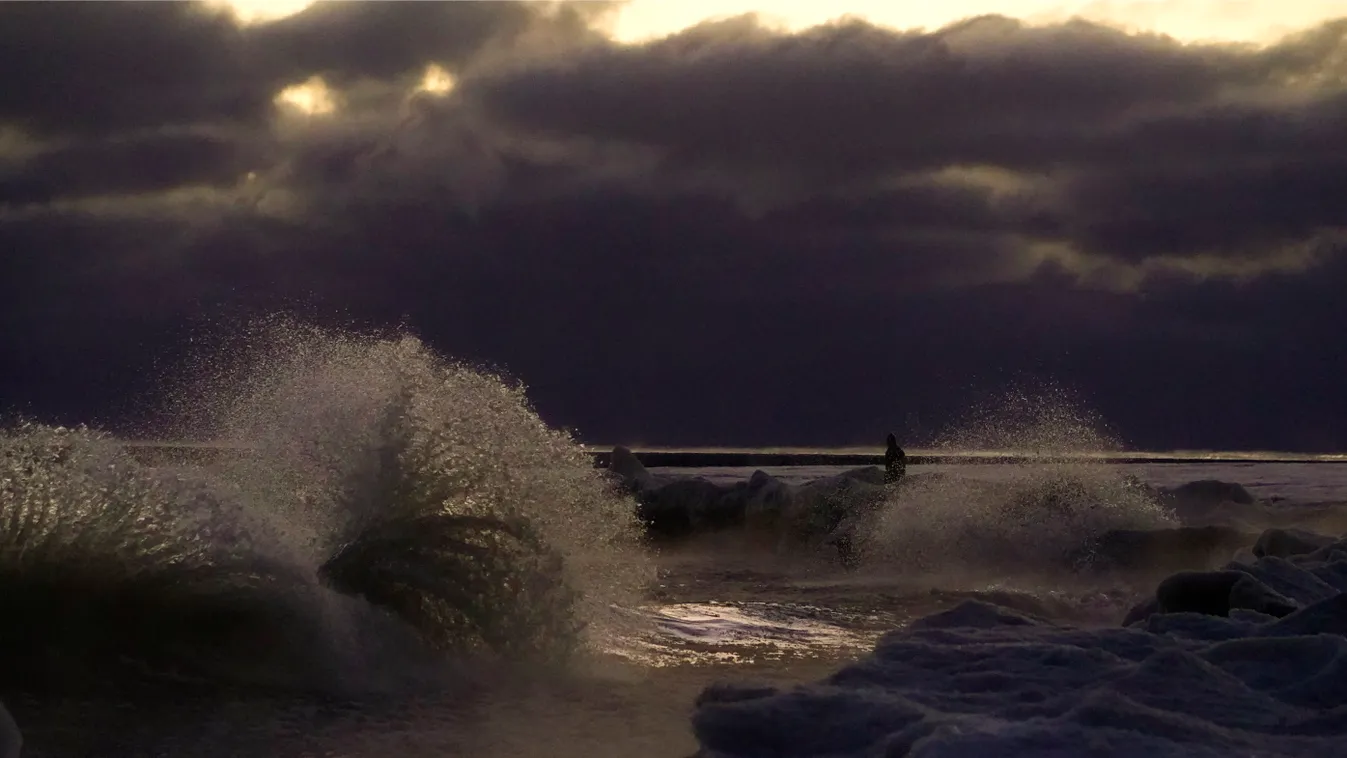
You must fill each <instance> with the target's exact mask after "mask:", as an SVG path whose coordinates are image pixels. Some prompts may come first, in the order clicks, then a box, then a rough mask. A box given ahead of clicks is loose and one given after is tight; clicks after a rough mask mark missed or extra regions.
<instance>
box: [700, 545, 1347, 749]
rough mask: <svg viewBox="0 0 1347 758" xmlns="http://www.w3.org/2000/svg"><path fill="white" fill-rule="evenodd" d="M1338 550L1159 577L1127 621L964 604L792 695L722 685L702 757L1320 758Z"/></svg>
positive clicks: (1332, 716)
mask: <svg viewBox="0 0 1347 758" xmlns="http://www.w3.org/2000/svg"><path fill="white" fill-rule="evenodd" d="M1345 590H1347V542H1335V543H1333V544H1331V545H1328V546H1326V547H1321V548H1319V549H1317V550H1315V551H1314V552H1311V553H1300V554H1294V555H1291V556H1289V557H1287V558H1279V557H1275V556H1268V557H1263V558H1258V559H1256V560H1255V561H1253V562H1252V563H1251V564H1249V565H1241V564H1232V565H1231V566H1228V567H1227V568H1226V570H1223V571H1215V572H1189V573H1186V574H1179V575H1176V576H1175V577H1171V578H1170V579H1167V580H1165V581H1164V582H1162V583H1161V585H1160V587H1159V588H1157V591H1156V597H1155V598H1153V599H1152V600H1151V601H1149V603H1147V604H1146V605H1147V608H1146V609H1145V612H1144V613H1140V614H1138V618H1133V619H1131V620H1130V621H1131V625H1130V626H1127V627H1116V628H1077V627H1073V626H1069V625H1065V624H1060V623H1051V622H1048V621H1045V620H1043V619H1041V618H1038V617H1036V616H1035V615H1032V614H1026V613H1022V612H1017V611H1013V610H1010V609H1007V608H1004V607H1001V606H998V605H995V604H989V603H985V602H976V601H972V602H968V603H965V604H963V605H961V606H959V607H956V608H954V609H952V610H949V611H946V612H944V613H940V614H936V615H934V616H930V617H927V618H926V619H923V620H921V621H918V622H914V623H913V624H911V625H910V626H909V627H907V628H905V629H901V630H898V631H894V632H891V633H889V634H888V635H886V636H885V637H883V638H882V639H881V640H880V641H879V643H877V644H876V646H875V650H874V652H873V653H872V654H871V655H870V656H868V657H867V658H865V659H863V660H861V661H859V662H857V663H855V664H852V665H848V666H845V667H843V668H842V669H841V670H839V671H838V672H836V673H835V674H833V675H832V676H829V677H827V678H826V679H825V680H823V681H821V682H819V683H817V684H809V685H803V686H799V687H795V688H791V689H788V690H777V689H773V688H767V687H757V688H749V687H743V688H734V687H721V688H720V689H719V690H717V691H715V692H711V691H708V696H707V697H704V698H703V699H702V700H700V701H699V702H698V706H697V710H696V713H695V715H694V718H693V728H694V731H695V733H696V736H697V739H698V740H699V741H700V743H701V745H702V748H703V751H702V755H704V756H707V757H708V758H710V757H712V756H714V758H741V757H742V758H747V757H748V756H762V755H776V756H800V757H801V758H803V757H804V756H813V755H828V756H832V757H833V758H853V757H854V758H860V757H861V756H880V755H882V756H889V757H891V758H900V757H908V758H955V757H956V756H957V757H960V758H961V757H962V756H968V755H983V756H998V757H1001V758H1010V757H1012V756H1041V755H1055V756H1076V755H1101V756H1103V755H1108V756H1133V755H1146V756H1165V757H1167V758H1180V757H1183V758H1189V757H1191V756H1206V757H1209V758H1217V757H1218V756H1229V755H1258V756H1266V757H1268V758H1328V756H1334V755H1340V754H1342V745H1344V744H1347V719H1344V718H1343V714H1344V713H1347V685H1345V684H1344V682H1347V594H1344V591H1345Z"/></svg>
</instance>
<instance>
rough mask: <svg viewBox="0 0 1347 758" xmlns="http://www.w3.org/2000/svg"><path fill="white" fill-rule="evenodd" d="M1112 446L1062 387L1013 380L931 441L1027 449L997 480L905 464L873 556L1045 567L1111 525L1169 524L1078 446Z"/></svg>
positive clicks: (1152, 503)
mask: <svg viewBox="0 0 1347 758" xmlns="http://www.w3.org/2000/svg"><path fill="white" fill-rule="evenodd" d="M1120 448H1121V445H1120V444H1119V442H1118V441H1117V439H1116V438H1115V437H1114V436H1113V435H1112V434H1110V433H1109V432H1108V430H1107V429H1106V428H1105V427H1104V425H1103V423H1102V422H1101V420H1100V419H1099V417H1098V416H1097V415H1095V414H1093V413H1092V412H1090V411H1089V410H1088V409H1086V408H1085V407H1084V405H1083V404H1082V403H1081V402H1080V400H1079V398H1078V397H1077V396H1075V395H1074V394H1073V393H1071V392H1069V391H1068V390H1066V389H1064V388H1062V387H1059V386H1055V385H1052V384H1046V383H1041V384H1036V385H1020V386H1016V387H1013V388H1012V389H1010V390H1008V391H1006V392H1005V393H1004V394H1003V395H1002V396H1001V397H1000V398H999V399H998V400H996V401H994V402H990V403H985V404H982V405H979V406H977V407H975V408H973V409H972V410H971V411H970V412H969V413H968V414H967V416H966V418H965V419H964V420H963V421H961V422H960V423H958V424H956V425H954V426H952V427H951V428H950V429H949V430H947V431H946V432H944V433H943V434H942V435H940V437H939V443H938V445H937V449H943V450H948V451H968V450H980V451H987V450H993V451H996V452H1002V453H1009V454H1015V455H1021V456H1031V457H1032V459H1031V460H1030V461H1027V462H1021V463H1015V464H1005V465H1003V466H1000V467H999V468H998V471H999V472H1000V476H999V477H998V478H997V480H996V481H991V482H986V481H973V480H968V479H962V478H956V477H945V476H939V475H920V474H918V475H915V476H911V477H909V478H908V480H907V481H905V482H904V483H903V486H902V487H900V488H898V489H897V490H896V492H895V493H893V494H892V495H890V496H889V497H888V499H887V501H886V502H885V504H884V506H883V507H882V509H881V510H880V512H879V514H878V516H877V518H876V519H875V520H874V522H873V524H872V525H871V528H870V530H869V534H868V535H867V541H868V545H867V555H868V556H869V558H868V559H869V560H870V561H871V562H880V563H883V564H885V565H898V566H901V567H903V568H904V569H908V570H916V571H931V572H947V571H959V570H969V571H972V572H975V573H987V572H997V571H1006V570H1010V571H1015V570H1030V571H1033V570H1049V569H1054V568H1061V567H1063V566H1068V565H1071V564H1072V563H1073V562H1075V561H1078V560H1080V556H1082V555H1088V551H1089V546H1090V545H1091V544H1092V543H1093V542H1094V541H1095V540H1097V539H1098V538H1099V537H1101V536H1102V535H1104V534H1106V533H1107V532H1109V531H1111V530H1116V529H1155V528H1163V527H1168V526H1174V525H1175V524H1176V522H1175V521H1174V519H1173V517H1172V515H1171V514H1170V513H1169V512H1168V511H1167V510H1166V509H1165V508H1164V507H1162V506H1161V505H1160V504H1159V503H1158V502H1157V501H1156V499H1155V497H1154V496H1153V494H1152V493H1151V492H1150V491H1149V490H1147V489H1146V488H1145V487H1144V486H1142V485H1141V484H1140V483H1139V482H1137V481H1134V480H1131V479H1127V478H1125V477H1123V476H1121V475H1120V474H1119V473H1118V472H1117V471H1116V470H1115V469H1114V468H1113V467H1110V466H1107V465H1105V464H1102V463H1095V462H1092V461H1090V460H1089V459H1088V458H1083V457H1082V454H1086V453H1098V452H1104V451H1113V450H1118V449H1120Z"/></svg>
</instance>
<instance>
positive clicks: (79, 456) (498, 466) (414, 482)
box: [0, 322, 650, 691]
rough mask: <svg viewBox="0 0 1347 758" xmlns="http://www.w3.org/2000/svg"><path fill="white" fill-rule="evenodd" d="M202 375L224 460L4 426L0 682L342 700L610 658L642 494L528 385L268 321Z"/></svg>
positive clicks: (202, 398) (391, 344) (197, 394)
mask: <svg viewBox="0 0 1347 758" xmlns="http://www.w3.org/2000/svg"><path fill="white" fill-rule="evenodd" d="M246 342H247V349H246V350H243V351H239V352H236V353H234V354H230V355H224V356H214V357H213V358H212V359H211V360H210V361H205V362H203V363H202V364H201V365H200V366H198V371H199V377H198V381H197V382H196V383H195V385H194V388H193V389H192V390H190V391H185V392H182V393H179V395H178V396H177V397H176V404H177V405H178V406H179V407H187V406H192V407H193V408H194V410H195V411H196V412H195V413H193V414H191V425H192V426H193V427H194V429H193V431H195V432H197V433H198V434H208V435H210V436H212V437H214V438H216V439H224V440H227V441H228V442H229V443H230V447H231V448H234V449H236V451H237V452H235V453H234V454H227V455H222V456H220V457H219V459H218V460H216V461H214V462H212V463H210V464H208V465H194V466H165V465H151V464H147V463H142V462H141V461H140V460H138V458H137V456H135V455H133V453H132V452H131V451H130V450H128V448H127V447H126V446H125V445H124V444H123V443H122V442H120V441H118V440H116V439H114V438H112V437H110V436H108V435H105V434H102V433H99V432H97V431H92V430H87V429H64V428H59V427H49V426H43V425H36V424H20V425H17V426H12V427H10V428H9V429H7V430H5V431H3V432H2V433H0V448H2V449H3V461H2V462H0V519H3V524H0V605H2V606H3V613H0V658H3V660H0V686H3V687H4V688H6V689H9V688H15V687H19V688H51V687H67V686H69V687H89V686H99V685H101V684H109V683H118V684H125V683H126V682H128V681H136V682H145V681H155V682H157V681H163V680H166V679H171V680H174V681H178V682H182V683H189V682H196V683H201V684H206V685H209V686H221V685H236V686H275V687H286V688H291V687H298V688H305V689H318V690H323V691H337V690H339V691H347V690H350V689H352V688H355V689H368V688H371V687H388V686H406V685H408V684H412V683H415V682H416V681H419V680H421V679H424V678H426V677H428V676H431V672H433V671H435V670H436V669H435V664H436V663H437V662H443V661H448V660H462V659H464V658H474V659H477V658H481V657H488V658H498V659H504V660H510V661H515V662H519V661H546V662H559V661H566V660H570V659H572V658H573V656H575V655H576V654H578V653H581V652H583V651H584V650H586V649H587V648H589V647H592V646H594V645H598V644H602V642H603V640H604V638H605V636H606V635H608V634H610V633H615V631H616V629H615V627H616V625H619V624H627V623H631V621H630V614H620V613H617V612H615V611H614V610H613V609H614V608H615V607H617V606H621V605H628V606H630V605H633V604H634V603H635V601H636V598H637V597H638V596H639V593H640V592H641V589H642V587H643V586H644V584H645V582H646V581H647V580H648V579H649V577H650V568H649V565H648V563H647V559H646V558H645V557H644V555H643V553H642V552H641V550H640V547H639V544H638V536H639V534H638V531H639V525H638V523H637V522H636V520H635V516H634V514H635V507H634V504H633V503H632V502H631V501H630V500H629V499H628V498H626V497H624V496H622V495H621V494H619V493H617V492H615V491H614V490H613V489H612V488H611V487H610V485H609V484H608V483H606V482H605V480H604V479H603V478H602V477H601V476H600V474H599V473H598V472H596V471H594V469H593V467H592V466H591V465H590V463H589V461H588V459H587V458H586V457H585V455H584V454H583V451H581V450H580V448H579V447H578V446H577V445H576V444H575V443H574V442H573V441H572V440H571V439H570V438H569V437H567V436H566V435H564V434H562V433H559V432H557V431H554V430H551V429H549V428H548V427H547V426H546V425H545V424H544V423H543V422H542V421H541V420H540V419H539V418H538V416H537V415H536V414H535V413H534V412H533V411H532V410H531V409H530V407H529V406H528V404H527V402H526V399H525V396H524V393H523V390H522V389H521V388H519V387H517V386H512V385H510V384H507V383H505V382H504V381H502V380H501V379H499V378H497V377H494V376H491V375H488V374H484V373H481V372H478V371H475V370H472V369H471V368H469V367H465V366H461V365H457V364H454V363H451V362H448V361H446V360H444V359H442V358H440V357H438V356H436V355H435V354H434V353H432V352H431V351H430V350H428V349H427V348H426V347H425V346H424V345H423V344H422V343H421V342H419V341H418V340H417V339H415V338H413V337H409V336H405V335H394V336H392V337H377V336H370V335H357V334H350V333H343V332H333V331H325V330H320V329H316V328H309V327H304V326H300V325H297V324H294V323H290V322H273V323H269V324H265V325H261V326H259V327H257V328H255V329H254V330H253V331H252V332H250V333H249V335H248V338H247V340H246Z"/></svg>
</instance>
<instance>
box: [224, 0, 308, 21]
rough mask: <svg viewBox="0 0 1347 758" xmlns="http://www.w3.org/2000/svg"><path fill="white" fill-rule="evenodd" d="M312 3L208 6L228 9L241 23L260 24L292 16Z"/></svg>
mask: <svg viewBox="0 0 1347 758" xmlns="http://www.w3.org/2000/svg"><path fill="white" fill-rule="evenodd" d="M313 3H314V0H210V1H209V3H208V4H210V5H214V6H223V7H225V8H228V9H230V10H231V11H233V12H234V16H235V17H237V18H238V20H239V21H240V22H241V23H244V24H262V23H266V22H268V21H275V20H277V19H281V18H285V17H286V16H293V15H295V14H296V13H299V12H300V11H302V10H304V9H305V8H307V7H309V6H310V5H313Z"/></svg>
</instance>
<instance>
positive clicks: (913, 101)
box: [0, 3, 1347, 448]
mask: <svg viewBox="0 0 1347 758" xmlns="http://www.w3.org/2000/svg"><path fill="white" fill-rule="evenodd" d="M604 10H605V7H604V6H599V5H593V6H590V5H579V4H568V5H563V6H561V7H560V8H549V7H543V6H532V5H520V4H511V3H483V4H467V3H396V4H394V3H368V4H337V3H333V4H320V5H318V6H315V7H313V8H311V9H310V10H308V11H306V12H304V13H302V14H300V15H298V16H295V17H292V18H290V19H285V20H282V21H280V22H276V23H271V24H263V25H260V26H254V27H246V28H239V27H237V26H236V25H235V24H234V23H233V22H232V21H231V20H229V19H228V17H225V16H222V15H219V14H217V13H214V12H207V11H203V10H202V9H200V8H197V7H194V6H186V5H177V4H168V3H152V4H143V5H137V4H128V3H106V4H88V5H85V4H80V5H74V4H70V5H66V4H58V3H47V4H16V3H3V4H0V70H4V71H5V72H6V73H7V74H9V72H11V71H18V72H20V73H21V75H22V80H21V81H20V82H19V85H21V86H14V87H6V88H0V251H3V255H0V302H3V310H0V327H2V328H0V355H2V356H3V357H4V359H5V361H6V362H7V366H6V367H5V369H4V370H3V371H0V404H2V405H4V406H6V407H23V408H28V409H30V410H33V411H35V412H38V413H40V414H42V415H48V416H60V417H61V418H64V419H70V420H89V419H95V418H96V419H100V420H101V419H108V420H118V419H124V418H134V416H135V414H134V413H131V412H130V411H129V410H127V407H126V402H127V399H128V398H136V397H143V396H145V395H146V394H147V393H152V392H153V391H154V389H155V388H156V387H157V386H158V383H159V381H160V378H161V375H160V374H159V373H158V372H157V371H156V370H151V369H150V368H147V367H148V366H153V365H155V364H156V361H157V362H158V365H164V362H166V361H168V362H171V359H173V358H174V357H175V356H178V357H180V356H181V354H182V352H183V351H184V350H185V349H187V348H185V347H184V345H185V339H186V333H187V332H188V331H190V330H191V329H192V328H195V327H193V326H192V325H193V324H197V323H200V322H201V321H202V320H211V319H214V320H215V322H216V323H218V324H225V325H228V324H234V323H237V319H238V318H240V317H242V316H244V315H248V314H265V313H268V312H272V311H275V310H278V309H287V310H296V311H298V312H300V313H302V314H304V315H306V316H310V317H313V318H315V319H317V320H336V321H347V320H349V321H351V322H354V323H358V324H368V325H384V326H386V325H389V324H395V323H406V324H409V325H410V326H412V327H413V328H414V329H415V330H416V331H417V332H419V333H420V334H421V335H423V336H424V337H425V338H426V339H428V340H429V341H430V342H431V343H432V344H433V345H435V346H436V347H437V348H438V349H440V350H442V351H444V352H446V353H450V354H453V355H457V356H461V357H463V358H466V359H470V360H481V361H484V362H488V363H493V364H498V365H502V366H504V367H506V368H508V370H510V371H511V372H513V373H514V374H516V375H517V376H519V377H520V378H522V379H524V380H525V381H526V382H527V383H528V385H529V387H530V393H531V396H532V397H533V398H534V399H535V401H536V402H537V404H538V407H539V408H540V409H541V410H542V411H543V413H544V415H545V416H546V417H547V418H548V419H549V420H551V421H553V422H555V423H558V424H564V425H567V426H572V427H575V428H578V429H579V430H580V431H581V432H582V433H583V434H584V435H585V436H586V437H587V438H588V439H590V440H597V441H629V442H634V441H646V442H652V443H667V444H713V443H719V444H736V443H737V444H792V443H794V444H841V443H852V442H857V441H865V440H870V439H880V438H882V435H883V432H884V431H887V428H888V427H890V426H897V427H899V429H900V431H906V432H909V433H914V434H915V433H918V432H921V431H923V430H924V431H927V432H929V431H933V430H934V429H936V428H938V426H939V425H940V423H941V420H942V419H948V418H951V417H953V416H957V415H958V413H957V412H958V409H959V407H960V404H961V403H964V402H966V401H967V399H968V398H969V397H970V396H971V395H972V394H973V393H975V392H977V391H980V390H985V389H996V388H997V387H999V386H1001V385H1002V384H1003V383H1004V382H1005V381H1007V380H1010V379H1013V378H1015V377H1016V376H1017V375H1020V374H1025V373H1032V374H1038V375H1041V376H1046V377H1056V378H1059V379H1063V380H1065V381H1066V382H1068V383H1071V384H1074V385H1077V386H1079V387H1081V388H1082V389H1083V390H1084V391H1085V393H1086V394H1087V395H1088V396H1089V397H1090V398H1091V400H1092V401H1093V402H1095V403H1096V404H1097V405H1098V406H1099V407H1100V409H1101V411H1102V412H1103V413H1104V415H1105V416H1106V417H1109V418H1112V419H1114V420H1116V421H1119V422H1121V423H1120V424H1119V425H1120V426H1122V427H1123V429H1122V431H1123V432H1124V434H1125V436H1128V438H1129V440H1130V441H1131V442H1133V443H1134V444H1137V445H1140V446H1146V447H1167V446H1183V445H1187V446H1212V447H1222V446H1243V447H1249V446H1254V447H1286V448H1297V447H1299V448H1306V447H1311V448H1312V447H1318V448H1324V447H1334V446H1343V445H1347V439H1343V438H1342V437H1341V428H1344V427H1342V426H1341V425H1340V424H1336V421H1335V420H1340V419H1341V418H1343V416H1344V415H1347V409H1344V408H1343V406H1342V401H1341V399H1340V393H1339V392H1338V391H1337V390H1336V389H1334V388H1333V387H1332V386H1330V385H1331V384H1332V377H1336V376H1340V375H1341V371H1342V370H1343V368H1344V367H1343V366H1342V365H1341V358H1340V357H1334V356H1335V355H1339V354H1340V353H1341V351H1340V350H1339V351H1338V352H1337V353H1334V349H1335V346H1337V345H1338V343H1339V342H1340V337H1339V336H1338V331H1339V330H1340V326H1337V325H1340V324H1342V323H1347V312H1344V311H1343V303H1344V302H1347V301H1344V300H1343V299H1342V298H1340V296H1339V295H1338V293H1336V291H1335V290H1334V288H1333V286H1331V285H1330V283H1329V282H1330V281H1340V280H1341V277H1343V276H1345V275H1347V270H1344V266H1347V256H1345V255H1344V254H1343V248H1342V246H1341V244H1340V240H1341V238H1342V236H1343V229H1344V227H1347V222H1344V221H1343V219H1344V218H1347V206H1344V205H1343V202H1344V201H1343V198H1344V197H1347V192H1344V190H1347V186H1344V184H1343V179H1342V177H1343V176H1344V175H1347V172H1344V171H1343V169H1344V168H1347V144H1345V143H1344V139H1345V137H1344V135H1347V112H1345V111H1347V100H1345V99H1344V97H1345V92H1347V79H1344V75H1345V74H1347V69H1345V68H1344V66H1345V65H1347V54H1345V51H1347V44H1344V32H1347V24H1344V23H1337V24H1328V25H1324V26H1322V27H1320V28H1319V29H1317V30H1313V31H1312V32H1311V33H1309V34H1307V35H1304V36H1302V37H1299V38H1295V39H1292V40H1288V41H1287V42H1285V43H1283V44H1282V45H1279V46H1276V47H1273V48H1270V49H1265V50H1261V51H1260V50H1252V49H1244V48H1239V47H1234V46H1219V45H1215V46H1213V45H1181V44H1179V43H1177V42H1174V41H1172V40H1168V39H1164V38H1159V37H1146V36H1131V35H1127V34H1123V33H1121V32H1117V31H1114V30H1109V29H1105V28H1101V27H1097V26H1091V25H1088V24H1080V23H1076V24H1067V25H1062V26H1055V27H1048V28H1041V29H1032V28H1026V27H1022V26H1021V25H1019V24H1017V23H1015V22H1011V21H1008V20H1006V19H1001V18H984V19H975V20H971V21H969V22H965V23H963V24H959V25H956V26H954V27H951V28H949V29H946V30H942V31H940V32H936V33H931V34H908V33H899V32H892V31H888V30H884V29H877V28H873V27H869V26H867V25H864V24H858V23H853V24H844V25H840V26H834V27H824V28H819V29H815V30H811V31H808V32H805V33H801V34H798V35H783V34H778V33H774V32H770V31H766V30H763V29H761V28H759V27H757V26H756V25H754V24H752V23H750V22H748V21H745V20H738V21H733V22H727V23H724V24H712V25H707V26H703V27H700V28H698V29H694V30H690V31H688V32H685V33H683V34H681V35H677V36H675V37H672V38H670V39H667V40H662V41H657V42H654V43H651V44H648V45H641V46H628V47H623V46H616V45H612V44H611V43H608V42H605V41H603V40H601V39H599V38H598V37H597V36H596V34H595V32H594V31H593V29H591V28H590V26H589V23H590V21H591V20H592V19H593V18H596V17H597V16H598V15H600V14H602V13H603V12H604ZM432 62H434V63H438V64H440V65H441V66H443V67H445V68H446V69H448V70H451V71H453V72H454V73H455V74H456V75H457V88H456V89H455V90H454V91H453V92H451V93H448V94H446V95H441V96H430V95H425V94H422V95H416V96H411V95H410V91H409V90H410V87H411V85H412V84H413V83H414V82H415V81H416V80H417V79H419V77H420V76H421V73H422V72H423V71H424V70H425V67H426V65H427V64H429V63H432ZM314 75H319V76H322V77H323V78H324V79H325V81H326V82H327V84H328V85H329V86H330V87H331V88H332V89H333V90H334V93H335V96H336V99H337V107H336V109H335V111H334V112H333V113H331V114H327V115H323V116H317V117H313V118H305V117H301V116H299V115H297V114H289V115H286V114H284V113H279V112H277V111H276V109H275V106H274V105H273V98H274V97H275V95H276V93H277V92H278V91H279V90H280V89H281V88H283V87H285V86H287V85H290V84H295V83H298V82H302V81H304V80H306V79H308V78H309V77H310V76H314ZM6 128H8V129H11V130H13V129H18V130H19V132H18V133H19V134H20V135H21V137H22V139H14V137H13V134H14V132H12V131H11V132H6V131H4V130H5V129H6ZM250 174H251V175H252V178H251V179H249V178H248V177H249V175H250ZM203 187H204V188H203ZM169 190H177V192H170V191H169ZM1213 261H1214V262H1213ZM1222 267H1224V268H1222ZM1091 271H1103V272H1104V273H1103V274H1090V273H1089V272H1091ZM1232 272H1233V273H1232ZM1236 274H1237V275H1236ZM1335 277H1336V279H1334V278H1335ZM225 328H228V327H227V326H226V327H225ZM1297 362H1298V363H1297ZM1298 367H1304V370H1300V368H1298ZM1314 372H1335V373H1314ZM1283 390H1285V392H1283ZM1333 393H1338V394H1333ZM1231 408H1240V409H1244V410H1242V411H1240V412H1238V413H1236V412H1232V411H1230V409H1231ZM904 424H906V426H904Z"/></svg>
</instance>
